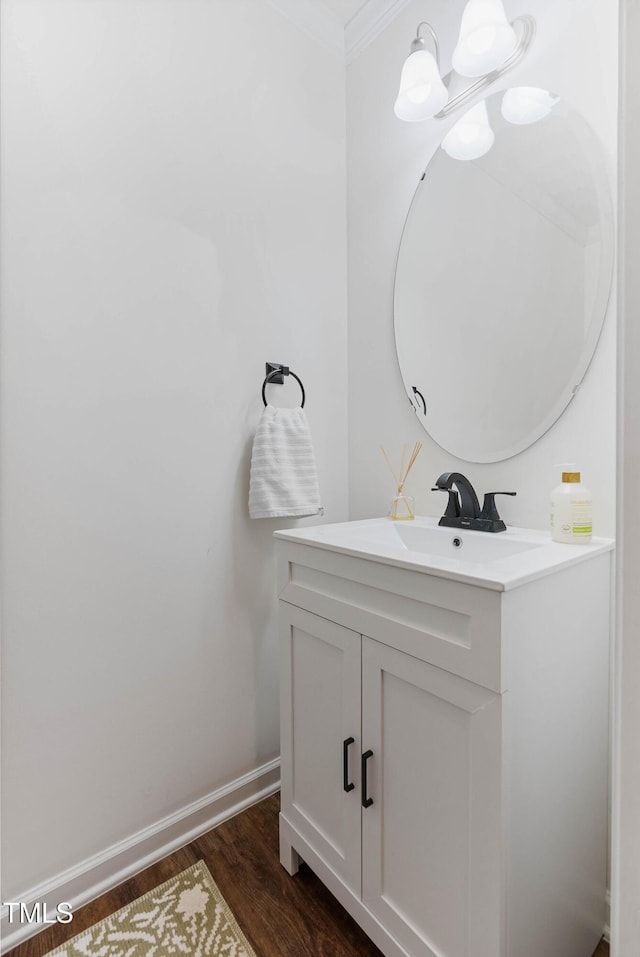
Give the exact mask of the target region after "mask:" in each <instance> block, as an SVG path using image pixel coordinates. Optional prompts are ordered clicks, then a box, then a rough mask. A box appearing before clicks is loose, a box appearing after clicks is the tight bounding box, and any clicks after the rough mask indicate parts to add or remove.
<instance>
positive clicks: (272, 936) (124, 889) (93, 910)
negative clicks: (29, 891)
mask: <svg viewBox="0 0 640 957" xmlns="http://www.w3.org/2000/svg"><path fill="white" fill-rule="evenodd" d="M279 809H280V796H279V795H278V794H275V795H273V796H272V797H270V798H267V799H266V800H265V801H262V802H260V804H256V805H254V806H253V807H251V808H249V809H248V810H246V811H244V812H243V813H242V814H239V815H237V817H234V818H231V820H229V821H225V823H224V824H221V825H220V826H219V827H217V828H216V829H215V830H213V831H209V832H208V833H207V834H205V835H203V836H202V837H200V838H198V839H197V840H196V841H193V842H192V843H191V844H188V845H187V846H186V847H184V848H182V849H181V850H179V851H176V852H175V853H174V854H171V855H170V856H169V857H166V858H164V860H162V861H159V862H158V863H157V864H154V865H153V866H152V867H149V868H147V869H146V870H144V871H142V872H141V873H140V874H137V875H136V876H135V877H132V878H131V879H130V880H128V881H125V883H124V884H121V885H120V886H119V887H116V888H115V889H114V890H112V891H109V892H108V893H106V894H103V895H102V897H99V898H98V899H97V900H95V901H93V902H92V903H91V904H87V905H86V907H83V908H81V909H80V910H79V911H77V912H76V913H75V914H74V918H73V921H72V922H71V923H70V924H55V925H52V926H51V927H50V928H48V929H47V930H45V931H43V932H42V933H40V934H38V935H37V936H36V937H32V938H31V940H28V941H26V942H25V943H24V944H21V945H20V946H19V947H16V948H14V949H13V950H12V951H11V952H10V955H11V957H43V955H44V954H46V953H47V951H48V950H51V949H52V948H54V947H57V946H58V945H59V944H61V943H64V941H66V940H68V939H69V938H70V937H75V935H76V934H78V933H80V931H81V930H84V929H85V928H86V927H90V926H91V924H94V923H96V922H97V921H99V920H102V919H103V918H104V917H107V916H108V915H109V914H112V913H113V912H114V911H116V910H119V908H121V907H124V905H125V904H128V903H129V902H130V901H132V900H135V898H136V897H139V896H140V895H141V894H145V893H146V892H147V891H149V890H152V889H153V888H154V887H157V885H158V884H162V882H163V881H166V880H168V879H169V878H170V877H173V876H174V874H179V873H180V871H182V870H184V869H185V868H186V867H189V866H190V865H191V864H195V862H196V861H199V860H203V861H204V862H205V864H206V865H207V867H208V868H209V871H210V872H211V875H212V877H213V879H214V880H215V882H216V884H217V885H218V887H219V888H220V890H221V891H222V894H223V895H224V897H225V898H226V900H227V902H228V903H229V906H230V907H231V909H232V910H233V912H234V914H235V916H236V919H237V921H238V923H239V924H240V926H241V927H242V930H243V931H244V933H245V935H246V937H247V938H248V940H249V942H250V943H251V945H252V946H253V948H254V950H255V952H256V955H257V957H381V953H380V951H379V950H378V948H377V947H375V946H374V945H373V944H372V943H371V941H370V940H369V939H368V937H366V936H365V934H364V933H363V932H362V931H361V930H360V928H359V927H358V926H357V924H355V923H354V921H353V920H352V919H351V918H350V917H349V915H348V914H347V913H346V911H345V910H344V909H343V907H341V905H340V904H339V903H338V902H337V901H336V899H335V898H334V897H332V895H331V894H330V893H329V891H327V890H326V888H325V887H324V885H323V884H321V883H320V881H319V880H318V879H317V878H316V877H315V875H314V874H313V873H312V872H311V871H310V870H309V868H308V867H306V866H305V865H303V866H302V867H301V869H300V871H299V873H298V874H297V876H296V877H295V878H293V879H292V878H291V877H289V875H288V874H287V872H286V871H285V870H284V868H283V867H281V865H280V861H279V857H278V811H279ZM7 957H9V955H7ZM540 957H545V955H544V954H541V955H540ZM593 957H609V947H608V946H607V944H605V943H604V942H602V943H601V944H600V946H599V947H598V949H597V950H596V953H595V954H594V955H593Z"/></svg>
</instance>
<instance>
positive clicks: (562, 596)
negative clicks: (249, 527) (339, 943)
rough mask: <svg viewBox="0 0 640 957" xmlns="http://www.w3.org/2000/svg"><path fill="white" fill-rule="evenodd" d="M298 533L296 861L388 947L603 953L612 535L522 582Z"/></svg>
mask: <svg viewBox="0 0 640 957" xmlns="http://www.w3.org/2000/svg"><path fill="white" fill-rule="evenodd" d="M295 534H296V533H291V537H290V538H288V539H286V538H285V539H283V540H281V541H279V542H278V546H277V547H278V551H279V579H280V581H279V591H280V598H281V602H280V608H281V611H280V615H281V655H282V658H281V732H282V740H281V749H282V809H281V816H280V839H281V861H282V863H283V865H284V866H285V867H286V868H287V870H288V871H289V872H290V873H291V874H294V873H295V871H296V870H297V867H298V863H299V859H300V858H301V859H303V860H305V861H306V862H307V863H308V864H309V866H310V867H311V868H312V869H313V870H314V871H315V872H316V874H317V875H318V876H319V877H320V878H321V879H322V880H323V881H324V882H325V884H326V885H327V886H328V887H329V889H330V890H331V891H332V892H333V893H334V895H335V896H336V897H337V898H338V899H339V900H340V901H341V903H342V904H343V905H344V906H345V907H346V909H347V910H348V911H349V912H350V913H351V914H352V915H353V916H354V918H355V919H356V920H357V921H358V923H360V924H361V926H362V927H363V929H364V930H365V931H366V932H367V933H368V934H369V936H370V937H371V938H372V939H373V940H374V941H375V943H376V944H377V945H378V947H380V949H381V950H382V951H383V953H384V954H385V955H387V957H406V955H409V957H540V955H541V954H544V955H545V957H591V955H592V953H593V951H594V950H595V947H596V945H597V942H598V940H599V938H600V936H601V934H602V931H603V928H604V925H605V920H606V917H605V893H606V841H607V738H608V722H607V715H608V703H607V702H608V690H607V689H608V677H607V676H608V634H609V599H608V596H609V578H610V567H609V566H610V553H609V552H607V551H601V552H597V551H594V552H593V553H590V554H589V556H588V558H585V560H582V561H580V562H578V563H577V564H575V565H571V566H570V567H567V568H563V569H562V570H560V571H557V572H556V573H555V574H553V575H547V576H542V577H539V578H536V579H535V580H533V581H529V582H526V583H523V584H522V585H521V586H518V587H513V588H509V589H506V590H505V589H500V588H495V587H494V588H491V587H485V586H482V587H481V586H476V585H473V584H470V583H469V582H468V581H464V580H463V581H460V580H455V579H454V578H452V577H442V576H439V575H437V574H431V573H425V572H424V571H422V570H412V569H410V568H407V567H402V568H400V567H394V566H393V565H391V564H386V563H384V562H377V561H372V560H369V559H365V558H361V557H357V556H355V555H352V554H343V553H340V552H338V551H331V550H328V549H324V548H322V547H316V546H315V544H309V543H305V542H304V540H298V541H296V540H295V538H294V537H293V536H294V535H295ZM585 556H586V553H585Z"/></svg>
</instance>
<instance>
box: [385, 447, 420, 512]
mask: <svg viewBox="0 0 640 957" xmlns="http://www.w3.org/2000/svg"><path fill="white" fill-rule="evenodd" d="M421 448H422V442H416V444H415V445H414V447H413V451H412V453H411V455H409V456H408V447H407V446H406V445H403V446H402V461H401V463H400V471H399V472H398V473H396V472H395V470H394V468H393V466H392V465H391V462H390V461H389V456H388V455H387V453H386V452H385V450H384V447H383V446H382V445H381V446H380V451H381V452H382V454H383V455H384V457H385V460H386V463H387V465H388V466H389V470H390V472H391V474H392V475H393V477H394V479H395V482H396V494H395V495H394V496H393V498H392V500H391V508H390V509H389V518H391V519H393V520H394V521H411V520H412V519H414V518H415V517H416V503H415V499H414V498H413V496H412V495H407V493H406V492H405V490H404V485H405V482H406V481H407V476H408V474H409V472H410V471H411V469H412V468H413V463H414V462H415V460H416V459H417V457H418V453H419V452H420V449H421ZM407 456H408V457H407Z"/></svg>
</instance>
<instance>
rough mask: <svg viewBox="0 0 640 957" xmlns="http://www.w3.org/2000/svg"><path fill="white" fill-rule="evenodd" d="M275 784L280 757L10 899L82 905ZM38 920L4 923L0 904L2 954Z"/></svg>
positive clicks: (33, 930) (49, 906) (50, 907)
mask: <svg viewBox="0 0 640 957" xmlns="http://www.w3.org/2000/svg"><path fill="white" fill-rule="evenodd" d="M279 786H280V759H279V758H277V759H275V760H274V761H270V762H269V763H268V764H264V765H262V767H259V768H256V770H255V771H251V772H249V774H244V775H243V776H242V777H239V778H237V779H236V780H235V781H232V782H231V783H230V784H227V785H225V786H224V787H222V788H218V789H217V790H216V791H213V792H212V793H211V794H208V795H206V797H204V798H201V799H200V800H199V801H195V802H194V803H193V804H189V805H187V806H186V807H184V808H182V809H181V810H180V811H177V812H176V813H175V814H171V815H169V816H168V817H165V818H163V819H162V820H161V821H157V822H156V823H155V824H152V825H151V826H150V827H147V828H144V829H143V830H142V831H138V833H137V834H133V835H132V836H131V837H129V838H127V839H126V840H124V841H119V842H118V843H117V844H113V845H112V846H111V847H109V848H107V849H106V850H105V851H102V852H101V853H100V854H95V855H94V856H93V857H90V858H88V859H87V860H85V861H82V862H81V863H80V864H78V865H76V866H75V867H72V868H69V869H68V870H66V871H62V872H61V873H60V874H57V875H56V876H55V877H53V878H51V880H49V881H46V882H45V883H43V884H40V885H39V886H38V887H32V888H30V889H29V890H27V891H25V892H24V893H22V894H20V895H14V900H17V901H21V902H23V903H25V904H27V905H28V906H29V907H30V909H31V908H32V905H33V904H35V903H36V902H40V903H41V904H46V911H47V912H48V913H49V914H55V913H56V907H57V905H58V904H59V903H61V902H62V901H66V902H69V903H70V904H71V906H72V909H73V911H74V912H75V911H76V910H77V909H78V908H79V907H82V906H83V904H88V903H89V901H92V900H95V898H96V897H99V896H100V894H103V893H105V891H108V890H111V888H113V887H116V886H117V885H118V884H121V883H122V882H123V881H125V880H127V879H128V878H129V877H132V876H133V875H134V874H138V873H139V872H140V871H142V870H144V868H145V867H149V866H150V865H151V864H154V863H155V862H156V861H159V860H161V859H162V858H163V857H166V856H167V855H168V854H171V853H172V852H173V851H175V850H177V849H178V848H179V847H184V845H185V844H189V842H190V841H193V840H195V839H196V838H197V837H199V836H200V835H201V834H204V833H205V832H206V831H210V830H211V829H212V828H214V827H216V826H217V825H218V824H221V823H222V822H223V821H226V820H228V818H230V817H233V816H234V815H235V814H238V813H239V812H240V811H242V810H244V809H245V808H247V807H249V806H250V805H251V804H255V803H257V802H258V801H261V800H262V799H263V798H265V797H268V796H269V795H270V794H273V793H274V792H275V791H277V790H278V788H279ZM44 926H45V925H44V924H42V923H36V922H35V921H34V923H24V924H19V923H15V920H14V923H13V924H10V923H9V908H8V907H3V908H2V924H1V939H2V953H5V954H6V953H7V951H9V950H10V949H11V948H12V947H16V946H17V945H18V944H20V943H22V941H24V940H26V939H27V938H29V937H33V935H34V934H37V933H38V932H39V931H41V930H44Z"/></svg>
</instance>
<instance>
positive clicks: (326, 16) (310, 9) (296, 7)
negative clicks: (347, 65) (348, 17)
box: [267, 0, 345, 60]
mask: <svg viewBox="0 0 640 957" xmlns="http://www.w3.org/2000/svg"><path fill="white" fill-rule="evenodd" d="M267 2H268V3H270V4H271V6H272V7H275V9H276V10H277V11H278V12H279V13H281V14H282V16H283V17H285V18H286V19H287V20H289V21H290V22H291V23H293V24H294V25H295V26H297V27H298V28H299V29H300V30H302V32H303V33H306V34H307V36H309V37H311V38H312V39H313V40H316V41H317V42H318V43H319V44H320V45H321V46H323V47H324V48H325V49H326V50H328V51H329V52H330V53H332V54H334V55H336V56H338V57H339V58H340V59H341V60H343V59H344V38H345V33H344V28H343V26H342V23H341V22H340V19H339V18H338V17H337V16H336V15H335V14H334V13H332V12H331V10H329V9H328V8H327V7H325V5H324V4H323V3H321V2H320V0H267Z"/></svg>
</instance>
